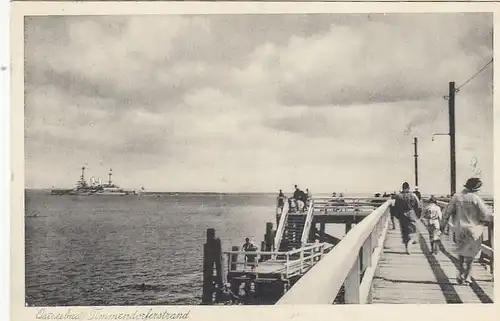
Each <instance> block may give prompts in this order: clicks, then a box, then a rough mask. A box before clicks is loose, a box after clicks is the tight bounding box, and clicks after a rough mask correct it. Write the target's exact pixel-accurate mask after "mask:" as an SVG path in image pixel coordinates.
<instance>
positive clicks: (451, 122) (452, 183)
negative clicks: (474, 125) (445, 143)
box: [432, 81, 457, 196]
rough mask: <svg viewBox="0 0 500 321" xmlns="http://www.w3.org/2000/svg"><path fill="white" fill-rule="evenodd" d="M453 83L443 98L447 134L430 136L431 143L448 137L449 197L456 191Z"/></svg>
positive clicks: (454, 91)
mask: <svg viewBox="0 0 500 321" xmlns="http://www.w3.org/2000/svg"><path fill="white" fill-rule="evenodd" d="M455 93H456V90H455V82H453V81H452V82H450V83H449V95H448V96H445V99H447V100H448V112H449V125H450V131H449V132H448V133H438V134H432V141H434V137H435V136H440V135H447V136H450V196H452V195H453V194H455V192H456V189H457V177H456V176H457V174H456V173H457V163H456V158H455Z"/></svg>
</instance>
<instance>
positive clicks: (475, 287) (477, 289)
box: [439, 243, 493, 303]
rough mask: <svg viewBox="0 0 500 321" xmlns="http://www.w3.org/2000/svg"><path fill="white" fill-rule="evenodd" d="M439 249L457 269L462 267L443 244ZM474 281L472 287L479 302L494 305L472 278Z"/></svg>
mask: <svg viewBox="0 0 500 321" xmlns="http://www.w3.org/2000/svg"><path fill="white" fill-rule="evenodd" d="M439 248H440V251H441V253H443V254H444V255H445V256H446V257H447V258H448V259H449V260H450V261H451V262H452V263H453V265H454V266H455V267H456V268H457V270H458V268H459V267H460V261H459V260H458V259H457V258H456V257H455V256H453V255H452V254H450V253H449V252H448V251H447V250H446V248H445V247H444V246H443V244H442V243H441V244H439ZM471 279H472V283H471V285H470V287H471V289H472V291H474V293H475V294H476V296H477V297H478V298H479V301H481V303H493V300H492V299H491V298H490V296H489V295H488V294H487V293H486V292H484V290H483V288H481V286H480V285H479V284H477V282H476V280H475V279H474V278H473V277H471Z"/></svg>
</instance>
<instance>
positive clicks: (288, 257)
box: [285, 253, 290, 278]
mask: <svg viewBox="0 0 500 321" xmlns="http://www.w3.org/2000/svg"><path fill="white" fill-rule="evenodd" d="M289 259H290V255H289V254H288V253H287V254H286V263H285V274H286V277H287V278H288V263H289Z"/></svg>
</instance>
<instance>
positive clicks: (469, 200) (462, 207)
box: [441, 177, 493, 285]
mask: <svg viewBox="0 0 500 321" xmlns="http://www.w3.org/2000/svg"><path fill="white" fill-rule="evenodd" d="M482 185H483V183H482V182H481V180H480V179H479V178H476V177H474V178H469V179H468V180H467V182H466V183H465V185H464V187H465V188H464V190H463V191H462V192H461V193H457V194H455V195H453V196H452V198H451V200H450V202H449V203H448V206H447V207H446V209H445V211H444V214H443V221H442V222H441V231H443V229H444V227H445V226H446V225H447V223H448V220H450V219H451V223H452V226H451V229H452V230H453V231H454V232H455V234H456V235H457V238H458V239H457V241H458V248H457V254H458V258H459V260H460V267H459V270H458V277H457V281H458V283H459V284H462V283H464V284H465V285H470V284H471V282H472V280H471V275H470V274H471V269H472V262H473V261H474V258H475V257H476V255H477V254H478V253H479V251H480V250H481V244H482V241H483V231H484V225H483V223H484V222H487V221H492V220H493V213H492V211H491V209H490V208H489V207H488V206H487V205H486V204H485V203H484V201H483V200H482V199H481V198H480V197H479V196H478V195H477V194H476V193H477V192H478V191H479V190H480V189H481V186H482Z"/></svg>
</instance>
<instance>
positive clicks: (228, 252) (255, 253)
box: [223, 243, 324, 255]
mask: <svg viewBox="0 0 500 321" xmlns="http://www.w3.org/2000/svg"><path fill="white" fill-rule="evenodd" d="M322 246H324V244H323V243H314V244H308V245H307V246H305V247H303V248H299V249H295V250H292V251H286V252H280V251H223V253H224V254H241V255H286V254H290V255H292V254H296V253H299V252H300V251H302V250H305V251H309V250H314V249H317V248H320V247H322Z"/></svg>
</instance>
